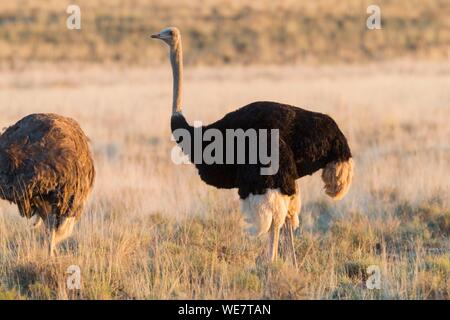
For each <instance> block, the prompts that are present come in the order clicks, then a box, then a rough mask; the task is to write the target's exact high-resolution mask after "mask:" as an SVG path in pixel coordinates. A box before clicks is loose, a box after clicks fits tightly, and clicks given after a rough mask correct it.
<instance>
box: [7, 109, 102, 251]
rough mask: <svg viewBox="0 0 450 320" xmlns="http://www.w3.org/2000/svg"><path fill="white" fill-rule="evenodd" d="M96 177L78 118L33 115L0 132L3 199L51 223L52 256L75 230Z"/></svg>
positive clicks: (24, 215)
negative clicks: (57, 247)
mask: <svg viewBox="0 0 450 320" xmlns="http://www.w3.org/2000/svg"><path fill="white" fill-rule="evenodd" d="M94 177H95V169H94V162H93V159H92V155H91V152H90V150H89V144H88V138H87V137H86V136H85V134H84V133H83V131H82V130H81V128H80V126H79V125H78V123H77V122H76V121H75V120H73V119H70V118H66V117H62V116H59V115H56V114H31V115H28V116H26V117H25V118H23V119H21V120H20V121H19V122H17V123H16V124H14V125H13V126H11V127H9V128H8V129H6V131H5V132H4V133H3V134H2V135H1V136H0V197H1V198H3V199H5V200H8V201H10V202H13V203H15V204H17V206H18V208H19V212H20V215H21V216H23V217H26V218H28V219H30V218H32V217H34V218H35V219H36V220H35V221H36V223H35V225H36V226H37V225H39V224H40V222H42V221H43V222H44V223H45V225H46V227H47V230H48V231H49V235H50V254H51V255H53V253H54V251H55V246H56V244H57V243H58V242H60V241H61V240H64V239H65V238H67V237H68V236H69V235H70V233H71V232H72V228H73V226H74V223H75V221H76V220H77V219H78V218H79V217H80V215H81V213H82V211H83V208H84V205H85V202H86V199H87V197H88V195H89V193H90V191H91V189H92V185H93V182H94Z"/></svg>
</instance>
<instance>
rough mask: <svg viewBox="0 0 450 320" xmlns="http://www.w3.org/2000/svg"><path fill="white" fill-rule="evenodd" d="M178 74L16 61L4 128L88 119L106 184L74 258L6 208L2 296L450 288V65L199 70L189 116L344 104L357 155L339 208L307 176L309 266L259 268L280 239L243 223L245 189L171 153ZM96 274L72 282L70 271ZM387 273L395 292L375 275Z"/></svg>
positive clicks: (70, 247) (0, 232) (339, 114)
mask: <svg viewBox="0 0 450 320" xmlns="http://www.w3.org/2000/svg"><path fill="white" fill-rule="evenodd" d="M170 81H171V79H170V71H169V69H168V66H167V65H166V66H164V67H163V68H161V67H158V68H153V69H143V70H141V69H126V70H120V69H101V68H99V67H97V68H88V69H80V68H75V67H73V66H62V67H61V68H59V69H56V68H54V67H45V66H41V67H39V68H37V67H36V68H34V69H28V70H27V71H23V72H17V71H15V72H13V71H9V72H8V71H5V72H4V73H3V74H2V78H1V79H0V88H1V90H0V106H1V107H0V108H1V115H2V116H1V119H0V127H5V126H7V125H9V124H12V123H13V122H15V121H17V120H18V119H19V118H21V117H22V116H24V115H26V114H29V113H32V112H44V111H45V112H57V113H61V114H64V115H68V116H72V117H74V118H76V119H77V120H78V121H79V122H80V124H81V125H82V127H83V128H84V129H85V130H86V132H87V133H88V135H89V136H90V138H91V139H92V145H93V148H94V150H95V158H96V165H97V169H98V179H97V182H96V186H95V191H94V195H93V197H92V199H91V202H90V205H89V208H88V210H87V212H86V213H85V214H84V216H83V217H82V219H81V221H80V223H79V224H78V225H77V227H76V229H75V232H74V235H73V238H72V239H71V240H70V241H68V242H67V243H66V244H65V245H64V246H63V247H62V249H61V254H60V256H59V257H58V258H57V259H55V260H49V259H47V258H46V255H45V251H46V250H45V247H44V246H43V244H42V232H32V231H30V229H29V225H28V224H27V222H26V220H24V219H21V218H20V217H19V215H18V214H17V209H16V208H15V207H13V206H10V205H8V204H7V203H5V202H2V203H1V207H0V209H1V211H2V213H1V215H0V298H5V299H11V298H12V299H13V298H21V299H30V298H31V299H49V298H61V299H65V298H73V299H78V298H81V299H94V298H95V299H131V298H138V299H160V298H220V299H222V298H239V299H240V298H274V299H275V298H282V299H297V298H320V299H322V298H324V299H338V298H340V299H379V298H382V299H386V298H394V299H449V298H450V262H449V258H450V256H449V255H450V251H449V250H450V243H449V237H448V236H449V233H450V203H449V194H450V192H449V191H450V186H449V182H450V179H449V175H448V173H449V170H450V146H449V141H450V127H449V126H448V121H449V120H450V92H449V91H448V88H449V87H450V64H448V63H439V64H431V63H411V62H397V63H386V64H377V65H368V66H365V67H360V66H354V67H321V68H318V67H317V68H315V67H264V68H262V67H258V68H257V67H254V68H238V67H234V68H218V69H211V68H196V69H188V70H186V85H185V90H186V99H185V113H186V115H187V117H188V118H189V119H190V120H192V121H193V120H194V119H198V120H202V121H204V122H205V123H207V122H209V121H212V120H214V119H217V118H219V117H220V116H221V115H223V114H225V113H226V112H228V111H231V110H233V109H235V108H237V107H238V106H241V105H244V104H246V103H248V102H250V101H254V100H262V99H267V100H277V101H282V102H287V103H291V104H295V105H298V106H305V107H307V108H310V109H313V110H318V111H323V112H327V113H329V114H331V115H332V116H333V117H334V118H335V119H336V120H337V122H338V123H339V124H340V126H341V128H342V130H343V131H344V133H345V134H346V135H347V137H348V138H349V141H350V144H351V146H352V149H353V153H354V159H355V164H356V173H355V179H354V184H353V186H352V188H351V189H350V193H349V194H348V196H347V197H346V198H345V199H344V200H343V201H341V202H338V203H333V202H332V201H330V200H329V198H327V197H326V195H325V194H324V192H323V190H322V187H323V186H322V183H321V181H320V177H319V176H318V175H317V174H316V175H314V176H312V177H308V178H305V179H303V180H301V182H300V185H301V191H302V198H303V207H302V213H301V230H299V231H298V232H297V233H296V243H295V245H296V250H297V254H298V257H299V260H300V263H301V266H300V268H299V270H293V268H292V267H290V266H289V264H288V263H282V262H280V263H278V264H275V265H273V266H270V267H269V266H257V265H256V264H255V259H256V257H257V255H258V254H259V253H260V252H261V251H262V250H263V249H264V245H265V242H264V239H251V238H250V237H249V236H247V235H246V234H245V233H244V232H243V231H242V228H241V226H242V222H241V216H240V214H239V213H238V197H237V194H236V192H235V191H219V190H216V189H214V188H210V187H207V186H205V185H204V184H203V183H202V182H201V181H200V179H199V178H198V176H197V174H196V172H195V170H194V169H193V167H192V166H189V165H184V166H177V165H174V164H173V163H172V162H171V161H170V150H171V148H172V146H173V142H171V141H170V131H169V116H170V94H171V84H170ZM72 264H76V265H79V266H80V267H81V270H82V290H80V291H69V290H67V289H66V286H65V279H66V276H67V275H66V274H65V271H66V269H67V267H68V266H69V265H72ZM371 264H376V265H378V266H380V268H381V271H382V283H381V285H382V287H381V289H380V290H368V289H366V288H365V286H364V280H365V279H366V278H367V276H366V274H365V269H366V267H367V266H368V265H371Z"/></svg>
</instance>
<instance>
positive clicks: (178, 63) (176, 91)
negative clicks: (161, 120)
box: [170, 39, 183, 115]
mask: <svg viewBox="0 0 450 320" xmlns="http://www.w3.org/2000/svg"><path fill="white" fill-rule="evenodd" d="M170 63H171V64H172V74H173V102H172V115H174V114H177V113H181V105H182V93H183V49H182V47H181V39H179V40H178V42H177V43H176V44H175V45H174V46H172V47H171V48H170Z"/></svg>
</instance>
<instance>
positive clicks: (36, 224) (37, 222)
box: [31, 214, 42, 230]
mask: <svg viewBox="0 0 450 320" xmlns="http://www.w3.org/2000/svg"><path fill="white" fill-rule="evenodd" d="M32 219H33V222H32V223H31V229H32V230H36V229H39V227H40V226H41V225H42V219H41V217H40V216H39V215H38V214H35V215H34V216H33V218H32Z"/></svg>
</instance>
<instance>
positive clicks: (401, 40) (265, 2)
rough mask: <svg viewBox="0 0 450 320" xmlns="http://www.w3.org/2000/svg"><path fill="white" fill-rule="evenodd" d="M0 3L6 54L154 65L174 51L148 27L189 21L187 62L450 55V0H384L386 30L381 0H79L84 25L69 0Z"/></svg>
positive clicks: (0, 41) (18, 59) (0, 56)
mask: <svg viewBox="0 0 450 320" xmlns="http://www.w3.org/2000/svg"><path fill="white" fill-rule="evenodd" d="M45 2H46V3H45V5H43V4H42V0H20V1H1V2H0V63H1V64H2V65H11V66H14V67H20V66H21V65H22V64H23V63H24V62H25V63H27V62H33V61H40V62H43V61H46V62H55V61H77V62H86V61H88V62H115V63H118V62H119V63H126V65H130V64H136V63H138V64H141V65H143V64H145V65H152V64H153V65H154V64H155V62H156V63H158V62H160V61H165V59H166V51H165V50H164V49H163V48H162V47H161V46H160V44H157V43H154V42H149V41H148V36H149V35H150V33H152V32H156V31H159V30H160V29H161V28H163V27H165V26H168V25H176V26H178V27H179V28H180V29H181V30H183V40H184V47H185V48H186V50H187V51H188V52H190V55H189V57H187V59H186V63H187V64H202V65H210V64H215V65H220V64H228V63H232V64H235V63H240V64H265V63H269V64H292V63H298V62H301V63H305V62H312V63H314V62H315V63H317V62H319V63H321V62H350V63H351V62H358V61H359V62H361V61H373V60H383V59H392V58H398V57H403V56H410V57H420V58H424V57H426V58H428V59H441V60H442V59H443V60H445V59H447V60H448V59H449V57H450V19H448V12H449V9H450V1H449V0H420V1H419V0H415V1H411V0H396V1H390V0H378V1H377V2H376V4H377V5H379V6H380V8H381V13H382V26H383V30H381V31H380V30H377V31H371V30H368V29H367V28H366V19H367V17H368V14H367V13H366V9H367V7H368V6H369V5H370V4H373V1H371V0H345V1H339V2H338V3H337V2H336V1H333V0H315V1H306V0H304V1H299V0H286V1H272V0H260V1H241V0H232V1H230V0H205V1H184V0H176V1H157V0H108V1H105V0H77V1H76V3H77V4H78V5H79V6H80V8H81V17H82V24H81V30H75V31H74V30H68V29H67V28H66V19H67V16H68V15H67V14H66V7H67V5H69V4H72V2H73V1H69V0H46V1H45Z"/></svg>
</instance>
